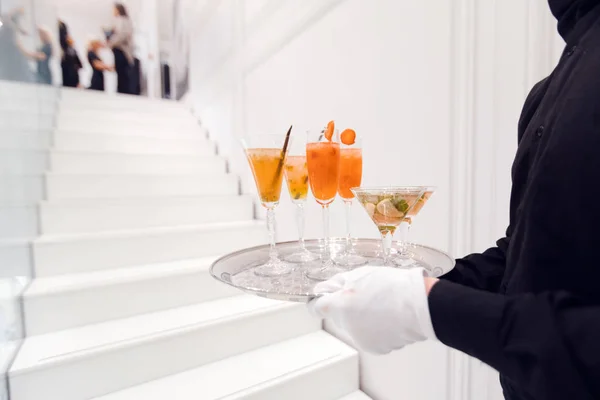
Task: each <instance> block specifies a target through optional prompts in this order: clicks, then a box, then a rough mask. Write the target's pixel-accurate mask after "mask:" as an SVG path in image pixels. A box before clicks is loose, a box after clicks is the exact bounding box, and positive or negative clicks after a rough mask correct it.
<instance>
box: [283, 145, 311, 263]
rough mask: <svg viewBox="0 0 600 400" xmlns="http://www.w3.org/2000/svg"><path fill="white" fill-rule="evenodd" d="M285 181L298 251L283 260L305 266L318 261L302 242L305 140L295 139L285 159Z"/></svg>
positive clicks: (306, 184) (306, 166)
mask: <svg viewBox="0 0 600 400" xmlns="http://www.w3.org/2000/svg"><path fill="white" fill-rule="evenodd" d="M285 179H286V181H287V186H288V191H289V193H290V198H291V199H292V202H293V203H294V204H295V205H296V225H297V227H298V243H299V245H300V249H299V251H296V252H294V253H292V254H288V255H286V256H285V257H284V258H283V259H284V260H285V261H287V262H291V263H295V264H306V263H309V262H311V261H315V260H318V259H319V255H318V254H315V253H312V252H310V251H309V250H308V249H307V248H306V243H305V242H304V205H305V204H306V198H307V196H308V165H307V162H306V139H304V140H299V138H295V140H294V143H293V144H292V146H291V147H290V149H289V152H288V156H287V157H286V159H285Z"/></svg>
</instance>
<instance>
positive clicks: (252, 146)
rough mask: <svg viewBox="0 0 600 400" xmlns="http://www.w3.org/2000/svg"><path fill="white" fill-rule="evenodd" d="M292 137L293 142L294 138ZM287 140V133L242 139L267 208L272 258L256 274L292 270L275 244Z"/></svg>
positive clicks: (285, 272)
mask: <svg viewBox="0 0 600 400" xmlns="http://www.w3.org/2000/svg"><path fill="white" fill-rule="evenodd" d="M289 140H290V142H291V140H292V139H291V138H290V139H289ZM284 142H285V135H254V136H248V137H246V138H245V139H242V145H243V147H244V150H245V152H246V157H247V158H248V163H249V164H250V168H251V169H252V175H254V182H255V183H256V189H257V190H258V194H259V197H260V201H261V204H262V206H263V207H265V208H266V209H267V230H268V232H269V244H270V247H269V260H268V261H267V262H266V263H265V264H262V265H259V266H257V267H256V268H254V273H255V274H256V275H258V276H262V277H277V276H282V275H286V274H289V273H290V272H291V271H292V268H291V266H290V265H289V264H287V263H285V262H283V261H281V260H280V259H279V256H278V254H277V248H276V247H275V207H277V205H278V204H279V196H280V195H281V184H282V181H283V169H284V164H285V158H286V153H284V152H283V147H284ZM290 142H288V146H289V143H290Z"/></svg>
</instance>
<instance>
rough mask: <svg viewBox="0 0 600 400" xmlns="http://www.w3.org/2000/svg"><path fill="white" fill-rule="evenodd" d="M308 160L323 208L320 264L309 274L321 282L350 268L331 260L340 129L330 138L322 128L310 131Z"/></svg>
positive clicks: (309, 170)
mask: <svg viewBox="0 0 600 400" xmlns="http://www.w3.org/2000/svg"><path fill="white" fill-rule="evenodd" d="M306 161H307V166H308V178H309V179H308V182H309V183H310V188H311V190H312V193H313V196H314V197H315V200H317V203H319V204H320V205H321V207H322V209H323V251H322V253H321V263H320V265H319V266H315V267H313V268H310V269H308V270H307V272H306V276H307V277H308V278H310V279H313V280H317V281H325V280H327V279H329V278H331V277H333V276H334V275H336V274H338V273H340V272H344V271H346V269H344V268H340V267H338V266H336V265H334V263H333V260H332V259H331V251H330V237H329V204H331V203H332V202H333V200H334V199H335V196H336V194H337V190H338V180H339V170H340V143H339V135H338V132H337V131H335V130H334V131H333V135H332V137H331V140H327V139H326V138H325V136H324V132H323V131H322V130H317V131H309V132H308V133H307V143H306Z"/></svg>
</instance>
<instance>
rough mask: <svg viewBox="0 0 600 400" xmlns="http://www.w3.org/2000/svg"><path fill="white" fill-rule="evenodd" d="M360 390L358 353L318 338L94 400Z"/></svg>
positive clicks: (322, 396)
mask: <svg viewBox="0 0 600 400" xmlns="http://www.w3.org/2000/svg"><path fill="white" fill-rule="evenodd" d="M357 386H358V356H357V354H356V351H355V350H353V349H351V348H350V347H348V346H347V345H345V344H343V343H342V342H340V341H339V340H337V339H335V338H334V337H332V336H330V335H329V334H327V333H325V332H316V333H311V334H308V335H305V336H302V337H299V338H295V339H291V340H288V341H285V342H282V343H277V344H273V345H271V346H268V347H264V348H261V349H257V350H254V351H252V352H249V353H245V354H241V355H238V356H235V357H231V358H228V359H225V360H221V361H218V362H215V363H213V364H209V365H205V366H202V367H199V368H196V369H194V370H190V371H186V372H183V373H180V374H177V375H173V376H169V377H165V378H163V379H159V380H155V381H152V382H148V383H145V384H143V385H140V386H136V387H132V388H129V389H125V390H123V391H120V392H116V393H111V394H108V395H106V396H102V397H98V398H96V399H94V400H133V399H144V400H159V399H161V400H162V399H173V400H196V399H202V400H216V399H228V400H234V399H244V400H282V399H285V400H305V399H310V400H335V399H339V398H340V396H344V395H346V394H348V393H351V392H353V391H355V390H357V389H358V388H357ZM16 400H19V399H16Z"/></svg>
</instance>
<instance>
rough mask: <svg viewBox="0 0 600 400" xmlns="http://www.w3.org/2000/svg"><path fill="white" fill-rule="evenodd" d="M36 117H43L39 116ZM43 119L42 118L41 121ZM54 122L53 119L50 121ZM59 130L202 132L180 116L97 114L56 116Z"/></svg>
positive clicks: (93, 131) (190, 121)
mask: <svg viewBox="0 0 600 400" xmlns="http://www.w3.org/2000/svg"><path fill="white" fill-rule="evenodd" d="M38 118H40V119H41V118H43V116H40V117H38ZM43 121H45V120H42V122H43ZM52 122H53V123H54V121H52ZM55 126H56V128H57V129H60V130H80V131H86V132H90V133H102V132H105V133H108V132H115V133H116V132H118V133H122V134H124V135H126V134H127V133H128V132H132V131H138V132H145V131H163V132H164V133H165V134H166V135H167V136H168V134H169V133H170V132H173V131H178V130H185V131H188V132H189V131H196V132H199V133H200V132H202V128H200V124H199V123H198V122H197V121H194V120H189V119H187V118H186V119H185V120H182V119H181V118H162V119H160V120H157V119H146V118H139V119H137V120H136V119H117V118H114V117H113V118H102V117H100V116H98V115H96V116H95V117H93V118H92V117H90V118H80V117H74V118H65V117H62V118H58V119H57V121H56V124H55Z"/></svg>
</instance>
